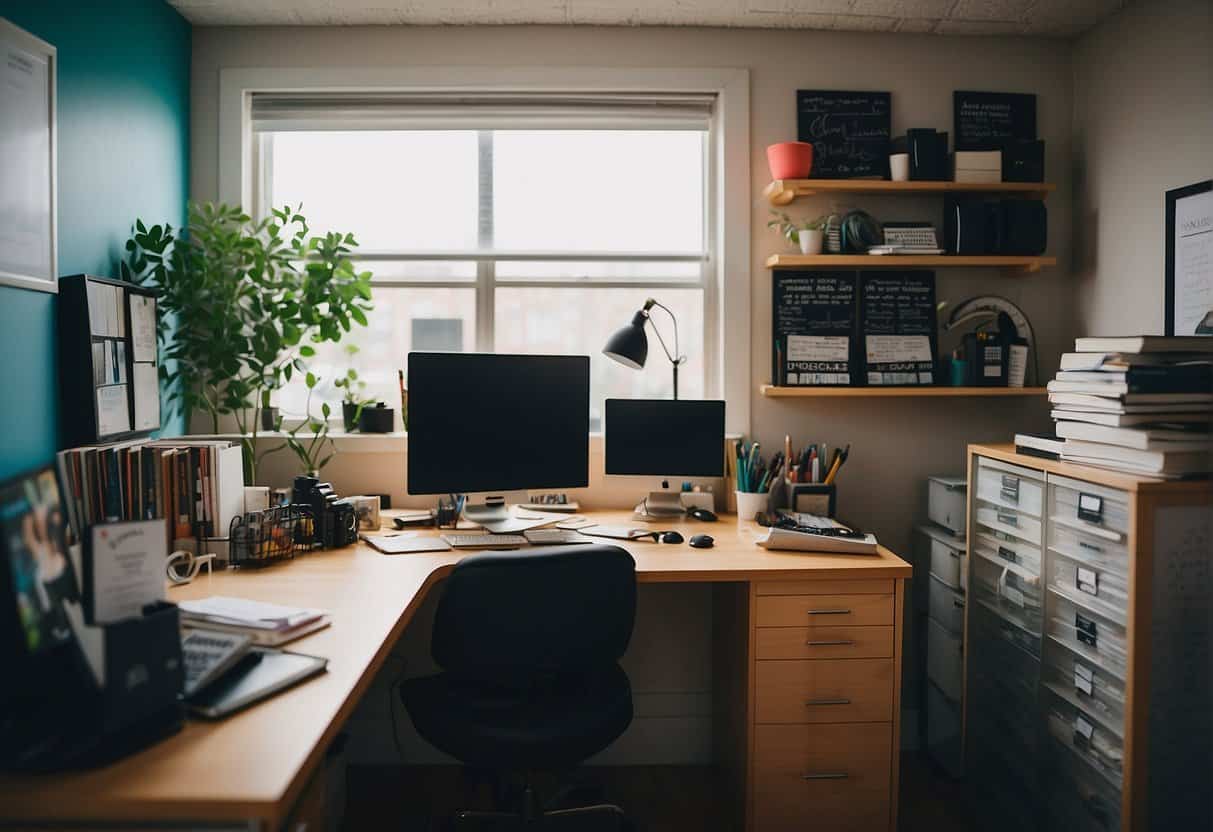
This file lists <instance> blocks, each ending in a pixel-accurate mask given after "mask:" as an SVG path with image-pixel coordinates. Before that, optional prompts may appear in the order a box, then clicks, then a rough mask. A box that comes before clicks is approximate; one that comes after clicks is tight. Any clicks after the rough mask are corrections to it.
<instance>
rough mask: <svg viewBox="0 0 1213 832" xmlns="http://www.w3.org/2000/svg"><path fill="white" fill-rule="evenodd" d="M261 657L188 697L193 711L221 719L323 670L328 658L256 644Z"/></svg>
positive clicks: (200, 714) (258, 654) (255, 650)
mask: <svg viewBox="0 0 1213 832" xmlns="http://www.w3.org/2000/svg"><path fill="white" fill-rule="evenodd" d="M250 655H254V656H257V657H259V658H258V661H257V662H256V663H255V664H253V665H251V666H250V667H248V668H247V669H246V670H245V671H244V672H243V673H229V674H228V675H227V676H225V677H224V678H222V679H220V680H219V681H217V682H214V683H212V684H210V685H209V686H207V687H206V688H204V689H203V690H201V691H200V692H198V693H197V694H195V695H194V696H193V697H192V698H191V699H190V700H189V708H190V712H191V713H194V714H197V715H198V716H202V717H206V718H207V719H222V718H223V717H225V716H228V715H229V714H233V713H235V712H236V711H239V710H241V709H243V708H247V707H248V706H249V705H252V704H254V703H256V702H260V701H261V700H263V699H267V698H269V697H271V696H273V695H274V694H276V693H279V692H281V691H283V690H286V689H287V688H289V687H292V686H294V685H297V684H299V683H300V682H303V681H305V680H307V679H310V678H312V677H313V676H316V675H317V674H320V673H323V672H324V671H325V669H326V668H327V667H328V659H324V658H320V657H319V656H308V655H304V654H302V653H291V652H287V651H285V650H273V649H269V648H266V647H254V648H253V649H252V651H251V652H250Z"/></svg>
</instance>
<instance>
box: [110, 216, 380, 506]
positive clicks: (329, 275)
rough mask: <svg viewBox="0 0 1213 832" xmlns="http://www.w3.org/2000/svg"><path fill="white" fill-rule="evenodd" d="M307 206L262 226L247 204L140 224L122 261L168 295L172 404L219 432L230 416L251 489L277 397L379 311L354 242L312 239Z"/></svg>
mask: <svg viewBox="0 0 1213 832" xmlns="http://www.w3.org/2000/svg"><path fill="white" fill-rule="evenodd" d="M301 209H302V206H299V208H291V207H290V206H285V207H283V208H281V209H274V210H273V211H271V213H270V216H268V217H266V218H265V219H262V220H253V219H252V218H251V217H249V216H248V215H247V214H245V213H244V212H243V211H242V210H241V209H240V208H238V207H234V206H229V205H222V204H220V205H214V204H211V203H206V204H191V205H190V208H189V227H188V228H186V229H179V230H177V231H174V229H173V228H172V226H170V225H167V224H166V225H163V226H161V225H152V226H150V227H149V226H148V225H147V224H146V223H144V222H143V221H142V220H139V221H137V222H136V223H135V233H134V235H133V236H132V237H131V239H130V240H128V241H127V244H126V252H127V256H126V262H124V263H123V264H122V276H123V278H125V279H127V280H131V281H134V282H136V283H139V284H142V285H146V286H150V287H152V288H155V289H157V290H159V298H158V310H159V312H160V320H159V322H158V325H159V337H160V341H161V353H160V355H161V358H162V359H163V360H162V362H161V367H160V374H161V378H162V379H163V380H164V381H165V382H166V383H167V384H168V387H169V391H170V392H169V395H168V402H169V404H170V406H172V407H180V408H181V409H182V410H183V411H184V414H185V418H186V423H187V424H188V423H189V419H190V416H191V415H192V414H193V413H194V412H195V411H197V410H201V411H203V412H204V413H206V414H207V415H208V416H209V417H210V420H211V425H212V430H213V432H215V433H218V432H219V429H220V424H219V423H220V417H222V416H226V415H231V416H232V417H233V418H234V419H235V421H236V425H237V427H238V429H239V431H240V434H241V436H242V437H243V440H242V441H243V443H244V450H245V453H244V464H245V472H244V475H245V482H246V483H249V484H252V483H255V482H256V475H257V463H258V461H259V458H258V456H257V455H256V453H255V450H256V439H257V429H258V427H259V425H260V412H261V410H262V409H263V408H265V407H268V406H269V403H270V396H271V394H272V393H273V392H274V391H275V390H277V389H278V388H280V387H281V386H282V385H283V384H285V383H287V382H289V381H290V380H291V378H292V377H293V375H294V374H295V373H297V372H306V364H305V362H306V359H308V358H310V357H312V356H314V355H315V350H314V348H313V347H312V346H310V345H311V344H317V343H322V342H325V341H332V342H336V341H340V340H341V338H342V336H343V335H344V334H345V333H346V332H349V331H350V329H351V328H352V327H353V326H354V325H359V326H365V325H366V322H367V318H366V313H367V312H368V311H369V310H370V309H371V308H372V307H371V274H370V272H356V271H355V270H354V264H353V261H352V260H351V256H352V253H353V251H354V249H355V248H357V242H356V241H355V240H354V236H353V235H352V234H340V233H337V232H329V233H327V234H323V235H313V234H311V233H310V229H309V228H308V225H307V220H306V219H305V218H304V216H303V214H302V213H301ZM305 421H313V420H312V419H310V417H309V418H308V419H305ZM326 430H327V425H326ZM281 447H283V446H281V445H279V446H277V448H275V449H272V450H277V449H278V448H281ZM262 456H264V454H262Z"/></svg>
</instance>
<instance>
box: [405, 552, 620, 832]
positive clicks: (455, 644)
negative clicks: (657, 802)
mask: <svg viewBox="0 0 1213 832" xmlns="http://www.w3.org/2000/svg"><path fill="white" fill-rule="evenodd" d="M635 570H636V564H635V562H634V561H633V560H632V556H631V555H629V554H628V553H627V552H626V551H624V550H623V549H620V548H619V547H618V546H607V545H589V544H581V545H575V546H558V547H555V546H554V547H551V548H547V549H542V550H535V551H531V550H528V551H524V552H486V553H483V554H478V555H472V556H470V557H467V558H464V559H463V560H462V561H460V562H459V563H458V564H457V565H456V566H455V569H454V571H453V572H452V573H451V576H450V578H449V579H448V580H447V583H446V589H445V592H444V593H443V596H442V599H441V601H439V604H438V611H437V614H436V616H435V620H434V634H433V640H432V642H431V645H430V651H431V653H432V655H433V657H434V661H435V662H437V663H438V665H439V666H440V667H441V668H442V669H443V671H444V672H443V673H440V674H438V675H436V676H429V677H425V678H419V679H410V680H408V681H406V682H404V684H403V686H402V688H401V692H400V695H401V699H402V700H403V701H404V704H405V707H406V708H407V709H408V712H409V716H410V717H411V718H412V720H413V725H415V726H416V728H417V732H418V733H419V734H421V736H422V737H424V738H425V739H426V740H428V741H429V742H430V743H432V744H433V745H434V746H436V747H437V748H439V749H441V750H442V751H445V752H446V753H448V754H451V755H452V756H454V757H456V758H458V759H459V760H460V761H462V762H463V763H464V764H465V765H468V766H475V767H481V768H487V769H491V770H493V771H496V772H499V773H502V774H511V773H512V774H520V775H521V776H522V794H521V800H520V801H516V802H515V805H514V806H501V805H499V806H498V809H502V811H494V812H474V811H460V812H458V813H457V814H456V816H455V825H456V828H457V829H460V830H462V829H481V828H493V829H496V828H513V829H518V828H522V829H536V828H543V829H553V828H569V829H572V828H582V827H581V825H580V824H582V823H583V822H594V823H596V825H595V828H606V829H619V828H624V825H625V824H626V819H625V818H624V816H623V812H622V810H621V809H619V807H617V806H613V805H609V804H604V803H598V804H596V805H592V806H582V807H578V808H571V809H549V810H547V811H545V810H544V809H543V808H542V807H541V806H540V805H539V802H538V799H537V797H536V795H535V791H534V787H533V785H532V781H531V775H532V773H533V772H536V771H546V770H553V771H561V770H565V769H569V768H572V767H573V766H576V765H578V764H579V763H581V762H583V761H584V760H585V759H586V758H588V757H590V756H592V755H593V754H596V753H597V752H599V751H601V750H602V749H604V748H606V747H607V746H608V745H609V744H610V743H611V742H613V741H614V740H615V739H616V738H617V737H619V735H620V734H622V733H623V732H624V730H625V729H626V728H627V727H628V725H629V724H630V723H631V721H632V689H631V685H630V684H629V682H628V677H627V674H625V673H624V672H623V668H621V667H620V666H619V659H620V657H621V656H623V653H624V651H625V650H626V649H627V646H628V641H629V639H630V638H631V636H632V624H633V621H634V619H635V614H636V571H635ZM502 802H504V801H502Z"/></svg>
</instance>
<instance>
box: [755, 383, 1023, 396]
mask: <svg viewBox="0 0 1213 832" xmlns="http://www.w3.org/2000/svg"><path fill="white" fill-rule="evenodd" d="M758 389H759V392H761V393H762V395H764V396H766V397H767V398H769V399H862V398H877V399H888V398H912V397H913V398H928V399H938V398H961V397H967V398H1006V397H1008V396H1012V397H1024V396H1043V395H1045V394H1046V390H1045V388H1043V387H777V386H776V385H774V384H764V385H762V386H761V387H759V388H758Z"/></svg>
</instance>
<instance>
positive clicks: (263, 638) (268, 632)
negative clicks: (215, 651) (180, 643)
mask: <svg viewBox="0 0 1213 832" xmlns="http://www.w3.org/2000/svg"><path fill="white" fill-rule="evenodd" d="M178 607H179V608H180V610H181V621H182V623H183V624H184V625H185V626H187V627H189V626H194V627H203V628H205V629H208V630H219V631H221V632H227V633H243V634H244V635H247V636H249V637H250V638H251V639H252V640H253V642H254V643H255V644H261V645H265V646H268V647H274V646H277V645H279V644H285V643H286V642H288V641H293V640H294V639H297V638H300V637H302V636H305V635H307V634H308V633H313V632H315V631H316V630H320V629H323V628H325V627H327V626H328V625H329V624H330V623H331V621H330V619H329V617H328V614H327V613H325V612H324V611H323V610H313V609H305V608H303V607H285V606H281V605H279V604H269V603H266V602H264V601H249V600H246V599H244V598H231V597H228V596H224V595H212V596H210V597H209V598H203V599H201V600H198V601H182V602H180V603H179V604H178Z"/></svg>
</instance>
